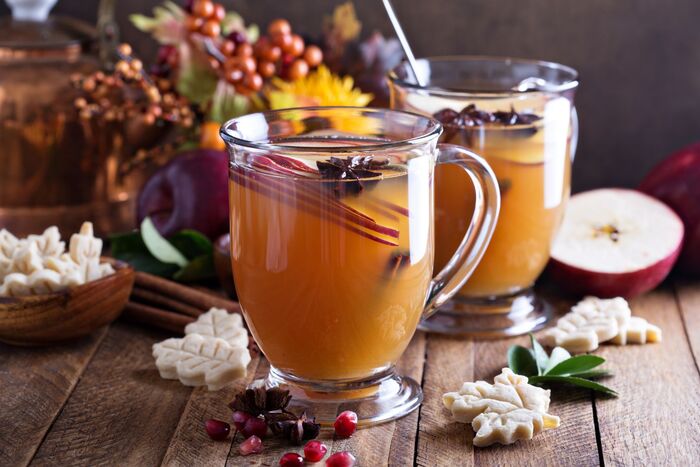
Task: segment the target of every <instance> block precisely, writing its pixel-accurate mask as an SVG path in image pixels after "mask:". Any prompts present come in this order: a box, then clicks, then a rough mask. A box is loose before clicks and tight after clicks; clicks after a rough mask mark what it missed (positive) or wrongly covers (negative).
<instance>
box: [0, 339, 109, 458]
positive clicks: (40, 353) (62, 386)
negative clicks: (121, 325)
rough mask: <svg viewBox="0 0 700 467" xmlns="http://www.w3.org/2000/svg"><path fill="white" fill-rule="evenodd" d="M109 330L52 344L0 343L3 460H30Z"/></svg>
mask: <svg viewBox="0 0 700 467" xmlns="http://www.w3.org/2000/svg"><path fill="white" fill-rule="evenodd" d="M106 332H107V328H103V329H100V330H98V331H97V332H96V333H94V334H93V335H92V336H89V337H86V338H82V339H80V340H78V341H76V342H73V343H70V344H63V345H60V346H53V347H40V348H26V347H25V348H21V347H10V346H9V345H5V344H0V387H1V388H3V389H4V390H3V393H2V397H0V465H26V464H28V463H29V461H30V460H31V458H32V456H34V453H35V452H36V450H37V448H38V446H39V444H40V443H41V441H42V439H43V437H44V435H45V434H46V431H47V430H48V429H49V426H51V424H52V423H53V421H54V419H55V418H56V416H57V415H58V413H59V411H60V410H61V408H62V407H63V405H64V404H65V403H66V400H68V398H69V397H70V394H71V392H72V391H73V389H74V388H75V385H76V383H77V382H78V379H79V378H80V375H81V374H82V373H83V371H84V369H85V367H86V366H87V364H88V362H89V361H90V359H91V358H92V356H93V355H94V353H95V350H96V349H97V347H98V346H99V345H100V342H101V341H102V339H103V337H104V335H105V334H106Z"/></svg>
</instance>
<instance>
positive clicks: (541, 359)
mask: <svg viewBox="0 0 700 467" xmlns="http://www.w3.org/2000/svg"><path fill="white" fill-rule="evenodd" d="M530 343H531V344H532V354H533V355H534V356H535V361H536V362H537V374H538V375H542V374H544V369H545V368H546V367H547V362H548V361H549V357H548V356H547V352H545V351H544V349H543V348H542V346H541V345H540V343H539V342H537V339H535V336H534V335H532V334H530Z"/></svg>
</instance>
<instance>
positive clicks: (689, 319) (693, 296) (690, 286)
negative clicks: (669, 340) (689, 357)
mask: <svg viewBox="0 0 700 467" xmlns="http://www.w3.org/2000/svg"><path fill="white" fill-rule="evenodd" d="M675 290H676V300H677V302H678V307H679V308H680V311H681V318H683V324H684V328H685V332H686V334H687V335H688V342H689V343H690V348H691V349H692V351H693V356H694V357H695V366H696V367H697V368H699V369H700V283H699V282H689V281H681V282H678V283H676V287H675ZM699 371H700V370H699Z"/></svg>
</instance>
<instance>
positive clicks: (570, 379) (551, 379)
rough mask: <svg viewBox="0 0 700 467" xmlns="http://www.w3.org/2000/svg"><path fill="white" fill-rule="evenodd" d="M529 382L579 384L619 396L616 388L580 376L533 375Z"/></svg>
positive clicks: (537, 383) (539, 383)
mask: <svg viewBox="0 0 700 467" xmlns="http://www.w3.org/2000/svg"><path fill="white" fill-rule="evenodd" d="M529 382H530V383H532V384H536V385H538V386H542V385H545V384H548V383H559V384H570V385H573V386H578V387H582V388H586V389H592V390H594V391H598V392H602V393H603V394H607V395H609V396H613V397H617V392H615V390H614V389H610V388H609V387H607V386H603V385H602V384H600V383H596V382H593V381H589V380H587V379H583V378H578V377H576V376H551V375H542V376H533V377H532V378H529Z"/></svg>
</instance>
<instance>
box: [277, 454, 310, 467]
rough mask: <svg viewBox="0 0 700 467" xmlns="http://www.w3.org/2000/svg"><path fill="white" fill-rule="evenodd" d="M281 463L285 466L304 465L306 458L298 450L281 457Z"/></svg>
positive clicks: (295, 466) (296, 466)
mask: <svg viewBox="0 0 700 467" xmlns="http://www.w3.org/2000/svg"><path fill="white" fill-rule="evenodd" d="M280 465H283V466H284V467H301V466H302V465H304V459H303V458H302V457H301V456H300V455H299V454H297V453H296V452H288V453H287V454H285V455H284V456H282V458H281V459H280Z"/></svg>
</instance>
